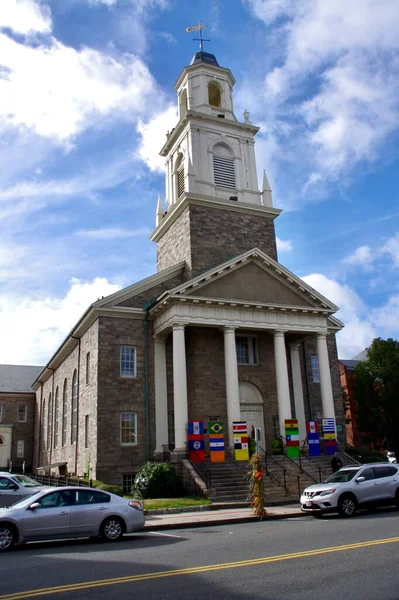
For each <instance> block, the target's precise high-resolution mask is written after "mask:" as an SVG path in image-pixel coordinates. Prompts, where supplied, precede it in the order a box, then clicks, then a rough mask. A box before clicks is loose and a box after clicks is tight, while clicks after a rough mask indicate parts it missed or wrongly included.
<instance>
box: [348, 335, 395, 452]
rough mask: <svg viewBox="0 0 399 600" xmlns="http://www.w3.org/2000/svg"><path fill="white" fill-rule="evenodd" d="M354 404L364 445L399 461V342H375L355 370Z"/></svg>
mask: <svg viewBox="0 0 399 600" xmlns="http://www.w3.org/2000/svg"><path fill="white" fill-rule="evenodd" d="M354 400H355V405H356V407H357V419H358V427H359V431H361V432H363V433H362V434H361V436H362V437H363V439H364V441H365V442H371V443H372V444H373V445H374V446H376V447H384V448H385V449H386V450H392V451H394V452H395V453H396V456H397V457H399V342H397V341H396V340H393V339H392V338H388V339H387V340H382V339H381V338H376V339H375V340H374V341H373V343H372V345H371V347H370V348H369V349H368V352H367V359H366V360H364V361H361V362H359V363H358V364H357V365H356V366H355V377H354Z"/></svg>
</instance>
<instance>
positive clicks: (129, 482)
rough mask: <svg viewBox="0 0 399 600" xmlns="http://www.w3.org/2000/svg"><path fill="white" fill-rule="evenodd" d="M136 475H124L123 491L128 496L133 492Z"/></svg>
mask: <svg viewBox="0 0 399 600" xmlns="http://www.w3.org/2000/svg"><path fill="white" fill-rule="evenodd" d="M135 477H136V476H135V474H134V473H123V475H122V489H123V493H124V494H126V495H127V496H130V494H131V493H132V487H133V484H134V480H135Z"/></svg>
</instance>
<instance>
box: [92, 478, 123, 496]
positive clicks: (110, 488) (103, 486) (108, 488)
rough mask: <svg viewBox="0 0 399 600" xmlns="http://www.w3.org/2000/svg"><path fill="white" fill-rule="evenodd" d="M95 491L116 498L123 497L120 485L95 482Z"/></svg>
mask: <svg viewBox="0 0 399 600" xmlns="http://www.w3.org/2000/svg"><path fill="white" fill-rule="evenodd" d="M93 487H95V488H96V489H97V490H103V491H104V492H109V493H110V494H116V495H117V496H123V489H122V488H121V486H120V485H108V484H107V483H102V481H96V485H94V482H93Z"/></svg>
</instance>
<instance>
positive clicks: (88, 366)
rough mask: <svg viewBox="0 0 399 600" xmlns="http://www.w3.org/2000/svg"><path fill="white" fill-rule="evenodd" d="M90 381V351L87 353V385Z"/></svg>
mask: <svg viewBox="0 0 399 600" xmlns="http://www.w3.org/2000/svg"><path fill="white" fill-rule="evenodd" d="M89 383H90V352H88V353H87V354H86V385H89Z"/></svg>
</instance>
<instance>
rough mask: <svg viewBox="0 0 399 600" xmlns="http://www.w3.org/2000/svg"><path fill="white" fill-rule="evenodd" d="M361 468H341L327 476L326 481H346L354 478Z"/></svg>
mask: <svg viewBox="0 0 399 600" xmlns="http://www.w3.org/2000/svg"><path fill="white" fill-rule="evenodd" d="M358 472H359V469H341V470H340V471H337V472H336V473H333V474H332V475H330V477H327V479H326V480H325V482H324V483H346V482H347V481H350V480H351V479H353V478H354V476H355V475H356V473H358Z"/></svg>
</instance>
